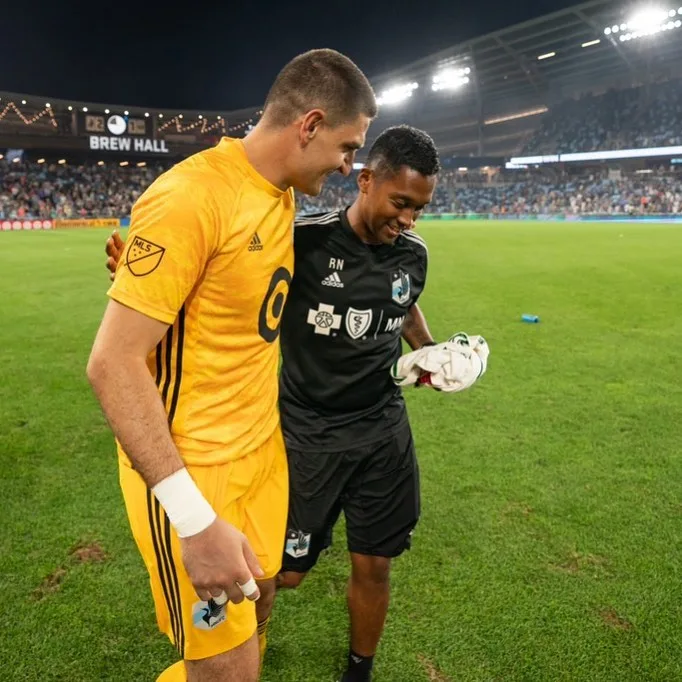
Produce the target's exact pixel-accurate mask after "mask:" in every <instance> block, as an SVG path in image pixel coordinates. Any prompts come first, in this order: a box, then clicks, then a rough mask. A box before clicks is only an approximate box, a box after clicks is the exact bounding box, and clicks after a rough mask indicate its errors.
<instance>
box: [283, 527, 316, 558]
mask: <svg viewBox="0 0 682 682" xmlns="http://www.w3.org/2000/svg"><path fill="white" fill-rule="evenodd" d="M284 551H285V552H286V553H287V554H288V555H289V556H291V557H294V559H300V558H301V557H304V556H308V552H309V551H310V533H304V532H303V531H302V530H291V529H290V530H288V531H287V543H286V546H285V548H284Z"/></svg>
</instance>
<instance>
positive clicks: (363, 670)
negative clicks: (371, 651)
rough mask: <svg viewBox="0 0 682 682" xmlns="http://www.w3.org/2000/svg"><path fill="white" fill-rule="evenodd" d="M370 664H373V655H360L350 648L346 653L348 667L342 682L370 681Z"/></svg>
mask: <svg viewBox="0 0 682 682" xmlns="http://www.w3.org/2000/svg"><path fill="white" fill-rule="evenodd" d="M372 665H374V656H360V654H356V653H355V652H354V651H353V650H352V649H351V650H350V652H349V653H348V668H347V669H346V672H345V673H344V676H343V678H342V682H370V680H371V679H372Z"/></svg>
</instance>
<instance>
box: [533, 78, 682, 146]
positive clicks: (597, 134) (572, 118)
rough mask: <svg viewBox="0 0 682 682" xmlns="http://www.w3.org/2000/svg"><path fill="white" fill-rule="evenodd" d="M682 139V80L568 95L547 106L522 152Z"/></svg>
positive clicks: (660, 143) (676, 142) (654, 143)
mask: <svg viewBox="0 0 682 682" xmlns="http://www.w3.org/2000/svg"><path fill="white" fill-rule="evenodd" d="M679 144H682V81H679V80H677V81H667V82H664V83H654V84H649V85H646V86H641V87H638V88H629V89H626V90H610V91H608V92H606V93H604V94H602V95H599V96H594V95H591V94H588V95H584V96H583V97H581V98H579V99H568V100H565V101H564V102H562V103H561V104H559V105H557V106H554V107H552V108H551V110H550V112H549V113H548V114H546V115H545V117H544V120H543V122H542V126H541V127H540V130H539V131H538V132H537V133H536V134H535V135H534V136H533V138H532V139H531V140H530V141H529V142H528V143H527V144H526V146H525V148H524V149H523V155H534V154H556V153H570V152H589V151H594V150H595V149H599V150H602V151H605V150H615V149H636V148H642V147H663V146H668V145H679Z"/></svg>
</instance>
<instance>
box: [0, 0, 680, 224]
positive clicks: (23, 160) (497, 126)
mask: <svg viewBox="0 0 682 682" xmlns="http://www.w3.org/2000/svg"><path fill="white" fill-rule="evenodd" d="M646 11H647V12H648V14H647V15H646V16H645V17H644V18H643V19H642V16H641V15H640V16H639V17H638V16H630V14H629V13H631V12H632V8H630V7H628V6H625V5H623V4H622V3H621V2H617V1H615V0H590V1H589V2H586V3H582V4H579V5H575V6H574V7H570V8H567V9H564V10H560V11H558V12H554V13H551V14H548V15H546V16H543V17H540V18H538V19H534V20H532V21H528V22H525V23H523V24H519V25H516V26H511V27H508V28H505V29H503V30H500V31H496V32H494V33H490V34H488V35H484V36H481V37H478V38H475V39H473V40H470V41H468V42H466V43H461V44H457V45H453V46H452V47H451V48H449V49H447V50H444V51H442V52H439V53H437V54H431V55H429V56H426V57H424V58H423V59H421V60H419V61H417V62H414V63H412V64H408V65H405V66H403V67H401V68H400V69H398V70H396V71H393V72H391V73H385V74H381V75H379V76H377V77H376V78H374V79H372V80H373V84H374V86H375V88H376V90H377V93H378V94H379V95H380V100H381V101H382V104H381V107H380V116H379V118H378V120H377V121H376V122H375V123H374V124H373V126H372V127H371V129H370V133H369V137H368V140H367V146H368V147H369V146H370V145H371V143H372V142H373V139H374V137H375V136H376V135H377V134H378V133H379V132H380V131H381V130H382V129H384V128H386V127H388V126H389V125H395V124H399V123H405V122H407V123H410V124H411V125H414V126H417V127H420V128H422V129H424V130H426V131H427V132H429V133H430V134H431V135H432V137H433V138H434V140H435V141H436V143H437V145H438V147H439V149H440V150H441V154H442V157H443V168H444V170H443V172H442V173H441V179H440V182H439V185H438V188H437V190H436V193H435V196H434V198H433V202H432V205H431V207H430V209H429V210H430V211H431V212H433V213H436V214H469V213H482V214H494V215H504V214H538V215H539V214H549V213H573V214H577V215H581V214H591V213H600V214H601V213H614V214H618V215H620V214H637V213H640V214H649V213H659V214H677V213H681V212H682V207H681V205H680V204H681V202H680V193H681V191H682V189H681V187H682V180H681V174H680V173H676V172H675V170H676V169H682V165H677V164H682V79H681V78H680V75H679V64H680V63H681V62H682V40H680V39H679V38H680V35H682V7H675V8H673V7H670V8H669V9H666V11H665V12H663V13H661V11H660V10H656V11H655V12H654V11H653V10H651V8H649V9H648V10H646ZM652 12H653V13H652ZM642 21H644V24H645V30H644V29H642V30H639V29H636V26H635V24H637V22H640V23H641V22H642ZM633 26H635V28H633ZM647 27H648V28H647ZM438 79H439V80H438ZM261 114H262V109H261V108H260V107H250V108H246V109H243V110H240V111H234V112H218V111H213V112H202V113H199V112H198V111H183V112H177V111H176V112H173V111H169V110H165V109H162V110H159V109H156V110H151V111H150V110H146V109H144V108H140V107H134V106H115V105H107V104H92V103H87V102H75V101H69V100H58V99H51V100H50V102H46V101H45V99H44V98H37V97H35V96H34V97H32V96H30V95H21V94H16V93H7V92H0V219H3V220H4V221H7V220H16V219H23V218H26V219H44V220H59V219H67V220H68V219H71V218H77V219H79V218H82V219H89V218H109V217H112V218H125V217H127V216H128V215H129V213H130V208H131V206H132V204H133V203H134V201H135V199H136V198H137V197H138V196H139V195H140V193H141V192H142V191H143V190H144V188H145V187H147V186H148V185H149V183H150V182H152V180H153V179H154V178H155V177H156V176H157V175H158V174H159V173H160V172H162V171H163V170H164V169H165V168H168V167H170V165H172V164H173V163H175V162H177V161H178V160H180V159H182V158H185V157H186V156H188V155H189V154H192V153H194V152H196V151H199V150H200V149H203V148H206V147H207V146H211V145H213V144H215V143H216V142H217V141H218V139H219V138H220V137H221V136H222V135H230V136H233V137H234V136H237V137H239V136H242V135H246V134H248V131H249V130H250V128H251V126H252V125H253V124H254V123H255V122H256V121H257V120H258V118H259V116H260V115H261ZM126 145H127V146H126ZM651 147H663V148H665V154H667V157H668V158H664V156H665V155H661V154H658V156H657V158H656V159H655V160H654V159H652V158H646V155H645V154H640V155H639V156H641V157H642V158H636V155H635V156H633V155H631V156H630V157H629V158H628V159H625V160H610V161H608V163H605V162H595V161H587V160H585V159H582V160H580V161H579V162H578V161H576V160H570V159H569V160H568V161H567V162H562V163H554V161H556V160H557V159H555V160H554V161H552V160H551V159H550V160H549V161H547V162H546V163H545V159H541V161H540V163H541V164H544V165H542V166H541V167H540V168H537V167H536V166H534V165H530V166H528V164H535V163H536V162H535V161H528V162H527V163H526V164H524V163H520V164H518V163H517V164H516V165H521V166H524V167H525V170H514V171H511V170H509V171H508V170H505V167H506V162H507V161H508V160H509V159H510V158H518V157H519V155H522V154H525V155H527V156H536V157H537V156H541V157H546V156H551V155H557V154H559V155H562V154H567V153H576V152H578V153H581V152H582V153H585V152H588V153H602V154H608V153H609V152H614V153H615V150H629V151H627V152H626V153H628V154H629V153H630V151H631V150H640V151H642V150H643V149H644V148H651ZM12 148H14V150H15V151H19V152H20V154H19V156H18V159H13V158H11V155H10V153H9V151H10V150H11V149H12ZM667 148H670V151H669V152H668V149H667ZM4 150H8V151H6V152H5V158H4V159H3V158H2V152H3V151H4ZM649 151H651V150H649ZM621 155H622V154H621ZM676 156H677V157H678V158H675V157H676ZM41 157H42V160H43V161H44V160H45V159H48V162H47V163H44V162H43V163H39V162H38V160H39V159H40V158H41ZM60 157H63V158H62V160H61V162H60V163H57V159H59V158H60ZM362 158H363V157H362V153H361V154H360V155H359V159H358V160H360V161H361V160H362ZM601 158H602V159H603V157H601ZM561 161H563V159H561ZM354 193H355V178H354V177H351V178H341V177H338V176H337V177H334V178H332V179H331V180H330V182H329V183H328V184H327V186H326V187H325V189H324V191H323V192H322V194H321V195H320V196H319V197H316V198H314V199H313V198H310V197H303V196H299V197H298V208H299V210H300V211H301V212H302V213H314V212H318V211H328V210H334V209H338V208H341V207H343V206H345V205H348V203H349V202H350V201H351V198H352V197H353V195H354Z"/></svg>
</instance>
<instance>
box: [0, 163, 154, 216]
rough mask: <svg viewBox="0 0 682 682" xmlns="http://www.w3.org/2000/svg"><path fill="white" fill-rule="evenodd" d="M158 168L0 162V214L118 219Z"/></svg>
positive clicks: (128, 209)
mask: <svg viewBox="0 0 682 682" xmlns="http://www.w3.org/2000/svg"><path fill="white" fill-rule="evenodd" d="M162 170H165V169H164V168H162V167H161V166H155V167H150V166H145V167H142V168H138V167H136V166H134V167H132V168H128V167H123V168H122V167H120V166H119V165H118V164H113V163H112V164H108V165H102V166H99V165H97V164H96V163H94V162H92V163H85V164H81V165H67V164H58V163H57V164H45V163H41V164H38V163H33V162H28V161H24V160H20V161H18V162H14V161H12V162H9V163H8V162H7V161H6V160H4V159H3V160H0V218H11V219H13V218H20V219H21V218H43V219H44V218H52V219H70V218H93V217H96V218H109V217H115V218H119V217H122V216H127V215H130V209H131V207H132V205H133V203H135V201H136V199H137V198H138V197H139V196H140V194H141V193H142V192H143V191H144V190H145V188H146V187H147V186H148V185H149V184H150V183H151V182H152V181H153V180H154V178H155V177H156V176H157V175H158V174H159V173H160V172H161V171H162Z"/></svg>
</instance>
